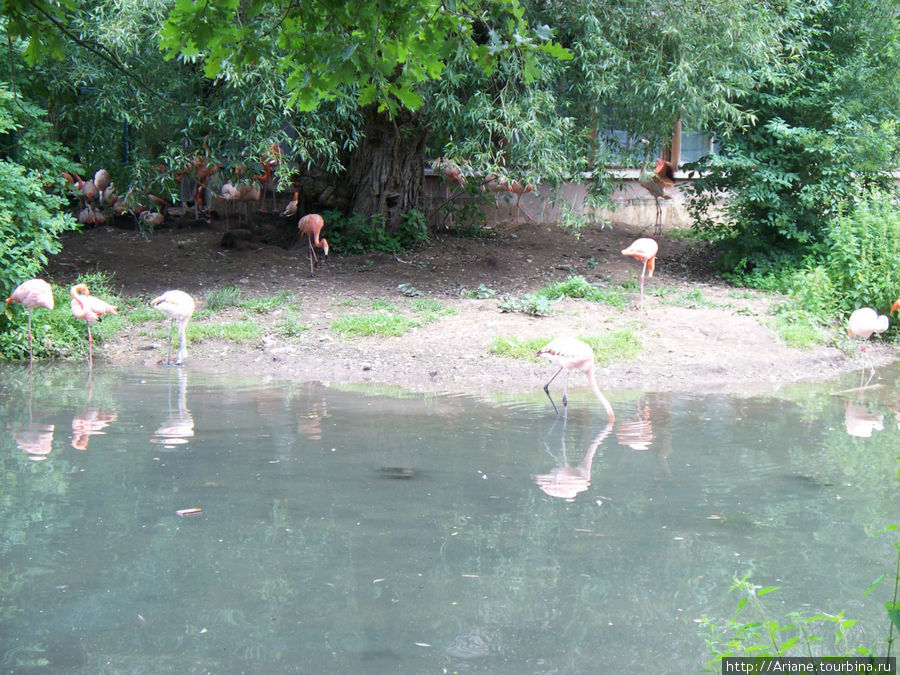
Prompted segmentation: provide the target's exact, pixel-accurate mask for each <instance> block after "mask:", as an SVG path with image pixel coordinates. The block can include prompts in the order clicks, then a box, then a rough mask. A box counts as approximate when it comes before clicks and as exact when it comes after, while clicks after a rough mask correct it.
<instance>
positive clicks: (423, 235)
mask: <svg viewBox="0 0 900 675" xmlns="http://www.w3.org/2000/svg"><path fill="white" fill-rule="evenodd" d="M322 217H323V218H324V219H325V228H326V229H323V230H322V236H324V237H325V238H326V239H328V244H329V246H330V247H331V249H333V250H334V251H335V252H340V253H341V254H343V255H352V254H363V253H370V252H372V251H382V252H384V253H399V252H400V251H403V250H406V249H409V248H412V247H413V246H414V245H416V244H417V243H419V242H422V241H428V228H427V226H426V223H425V216H424V215H423V214H422V213H421V212H419V211H416V210H412V211H408V212H407V213H405V214H403V218H402V221H401V223H400V226H399V227H397V229H396V230H395V231H394V232H389V231H387V230H386V229H385V226H384V219H383V218H367V217H365V216H361V215H359V214H352V215H350V216H346V215H344V214H343V213H341V212H340V211H326V212H325V213H323V214H322Z"/></svg>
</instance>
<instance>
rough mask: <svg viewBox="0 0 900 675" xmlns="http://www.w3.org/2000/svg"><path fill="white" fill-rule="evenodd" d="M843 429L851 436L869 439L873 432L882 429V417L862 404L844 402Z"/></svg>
mask: <svg viewBox="0 0 900 675" xmlns="http://www.w3.org/2000/svg"><path fill="white" fill-rule="evenodd" d="M844 428H845V429H846V430H847V433H848V434H850V435H851V436H856V437H858V438H871V437H872V434H873V433H874V432H876V431H881V430H882V429H884V415H882V414H881V413H878V412H875V411H873V410H870V409H869V408H868V407H867V406H865V405H863V404H862V403H853V402H851V401H844Z"/></svg>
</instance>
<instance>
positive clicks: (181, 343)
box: [175, 321, 187, 366]
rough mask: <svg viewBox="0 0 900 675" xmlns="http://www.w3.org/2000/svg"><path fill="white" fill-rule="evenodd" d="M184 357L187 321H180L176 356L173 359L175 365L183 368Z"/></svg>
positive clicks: (185, 352) (185, 353) (185, 354)
mask: <svg viewBox="0 0 900 675" xmlns="http://www.w3.org/2000/svg"><path fill="white" fill-rule="evenodd" d="M185 356H187V321H182V322H181V323H179V324H178V356H176V357H175V365H176V366H183V365H184V357H185Z"/></svg>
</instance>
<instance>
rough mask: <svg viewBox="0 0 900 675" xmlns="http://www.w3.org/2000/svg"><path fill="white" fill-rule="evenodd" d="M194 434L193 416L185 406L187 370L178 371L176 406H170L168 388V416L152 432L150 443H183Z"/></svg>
mask: <svg viewBox="0 0 900 675" xmlns="http://www.w3.org/2000/svg"><path fill="white" fill-rule="evenodd" d="M193 436H194V418H193V417H192V416H191V411H190V410H188V407H187V371H186V370H184V369H180V370H179V371H178V407H177V409H173V407H172V391H171V388H170V390H169V416H168V417H167V418H166V421H165V422H163V423H162V424H161V425H159V426H158V427H157V428H156V431H155V432H153V438H151V439H150V442H151V443H159V444H161V445H162V446H163V447H165V448H169V449H171V448H174V447H175V446H176V445H184V444H186V443H188V442H189V439H190V438H193Z"/></svg>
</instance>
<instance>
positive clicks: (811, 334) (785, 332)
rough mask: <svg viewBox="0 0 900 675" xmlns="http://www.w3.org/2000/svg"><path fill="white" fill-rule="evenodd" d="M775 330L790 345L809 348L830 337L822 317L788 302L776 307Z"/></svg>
mask: <svg viewBox="0 0 900 675" xmlns="http://www.w3.org/2000/svg"><path fill="white" fill-rule="evenodd" d="M774 313H775V322H774V323H775V325H774V329H775V332H776V333H778V336H779V337H780V338H781V340H782V342H784V343H785V344H786V345H787V346H788V347H798V348H799V349H809V348H810V347H814V346H816V345H818V344H821V343H824V342H825V341H826V340H827V339H828V333H827V331H826V330H825V329H824V327H823V326H822V319H821V318H820V317H818V316H816V315H815V314H811V313H809V312H806V311H803V310H800V309H794V308H793V307H791V306H790V305H788V304H781V305H778V306H776V307H775V308H774Z"/></svg>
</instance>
